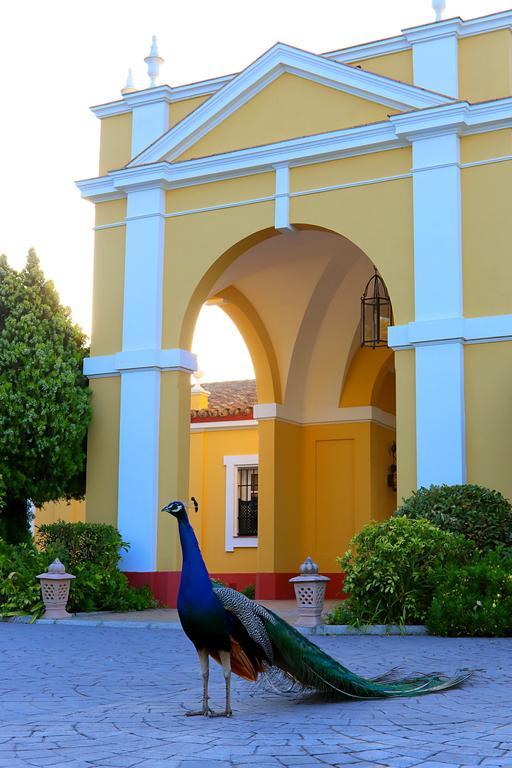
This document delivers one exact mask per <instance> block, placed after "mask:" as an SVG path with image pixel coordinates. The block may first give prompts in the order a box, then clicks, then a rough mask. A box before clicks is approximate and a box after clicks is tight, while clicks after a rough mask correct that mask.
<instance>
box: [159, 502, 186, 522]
mask: <svg viewBox="0 0 512 768" xmlns="http://www.w3.org/2000/svg"><path fill="white" fill-rule="evenodd" d="M162 512H169V514H170V515H174V517H177V518H178V520H179V519H180V517H181V518H183V517H186V516H187V508H186V507H185V504H184V503H183V502H182V501H170V502H169V503H168V504H166V505H165V507H162Z"/></svg>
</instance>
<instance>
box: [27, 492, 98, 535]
mask: <svg viewBox="0 0 512 768" xmlns="http://www.w3.org/2000/svg"><path fill="white" fill-rule="evenodd" d="M85 517H86V515H85V500H79V499H70V500H69V501H67V500H66V499H60V500H59V501H49V502H48V503H46V504H44V505H43V506H42V507H41V508H40V509H36V510H35V512H34V530H35V532H36V536H37V529H38V528H39V526H40V525H48V524H49V523H57V522H59V521H60V520H63V521H64V522H65V523H78V522H85Z"/></svg>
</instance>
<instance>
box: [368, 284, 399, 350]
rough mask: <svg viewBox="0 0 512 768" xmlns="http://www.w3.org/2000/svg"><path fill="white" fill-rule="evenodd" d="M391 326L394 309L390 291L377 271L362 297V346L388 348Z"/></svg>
mask: <svg viewBox="0 0 512 768" xmlns="http://www.w3.org/2000/svg"><path fill="white" fill-rule="evenodd" d="M390 325H393V308H392V307H391V301H390V299H389V293H388V289H387V288H386V285H385V283H384V280H383V279H382V277H381V276H380V275H379V273H378V272H377V269H375V274H374V275H373V276H372V277H371V278H370V279H369V280H368V282H367V283H366V288H365V289H364V293H363V295H362V296H361V346H362V347H372V349H375V347H387V345H388V328H389V326H390Z"/></svg>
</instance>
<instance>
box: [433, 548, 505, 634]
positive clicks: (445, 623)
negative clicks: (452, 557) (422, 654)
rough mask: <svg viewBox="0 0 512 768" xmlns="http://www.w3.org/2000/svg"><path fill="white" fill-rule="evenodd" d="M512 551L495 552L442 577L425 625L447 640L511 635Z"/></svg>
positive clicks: (440, 575) (450, 568) (447, 572)
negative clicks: (448, 638)
mask: <svg viewBox="0 0 512 768" xmlns="http://www.w3.org/2000/svg"><path fill="white" fill-rule="evenodd" d="M511 552H512V550H509V552H508V553H507V552H505V551H499V550H497V551H495V552H490V553H488V554H487V555H485V556H481V557H478V558H477V559H476V560H474V562H472V563H470V564H468V565H465V566H459V567H457V566H449V567H448V568H446V569H445V570H444V571H443V572H441V573H439V574H438V576H439V583H438V585H437V588H436V591H435V594H434V598H433V600H432V604H431V606H430V608H429V610H428V613H427V618H426V623H427V627H428V629H429V631H430V632H432V634H435V635H444V636H448V637H464V636H470V637H503V636H510V635H512V555H511Z"/></svg>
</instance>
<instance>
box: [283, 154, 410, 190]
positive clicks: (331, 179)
mask: <svg viewBox="0 0 512 768" xmlns="http://www.w3.org/2000/svg"><path fill="white" fill-rule="evenodd" d="M411 164H412V155H411V149H410V147H405V148H404V149H393V150H390V151H389V152H375V153H372V154H369V155H360V156H359V157H346V158H342V159H341V160H330V161H329V162H326V163H313V164H312V165H303V166H299V167H297V168H291V169H290V191H291V192H303V191H305V190H308V189H321V188H322V187H331V186H335V185H337V184H351V183H352V182H354V181H367V180H371V179H382V178H386V177H388V176H399V175H402V174H404V173H410V170H411Z"/></svg>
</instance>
